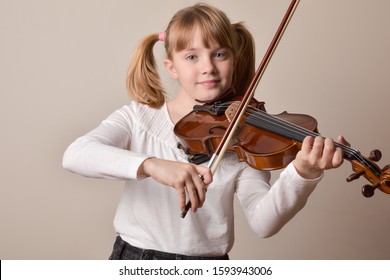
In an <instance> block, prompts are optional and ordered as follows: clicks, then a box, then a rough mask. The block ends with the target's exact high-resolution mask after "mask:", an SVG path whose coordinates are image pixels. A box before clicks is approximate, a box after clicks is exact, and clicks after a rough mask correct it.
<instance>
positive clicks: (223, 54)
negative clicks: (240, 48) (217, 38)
mask: <svg viewBox="0 0 390 280" xmlns="http://www.w3.org/2000/svg"><path fill="white" fill-rule="evenodd" d="M214 57H215V58H221V59H222V58H225V57H226V54H225V53H224V52H217V53H216V54H214Z"/></svg>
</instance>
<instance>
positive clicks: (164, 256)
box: [109, 236, 229, 260]
mask: <svg viewBox="0 0 390 280" xmlns="http://www.w3.org/2000/svg"><path fill="white" fill-rule="evenodd" d="M109 259H110V260H228V259H229V256H228V255H227V254H226V255H223V256H216V257H199V256H186V255H180V254H171V253H166V252H160V251H156V250H144V249H141V248H137V247H134V246H131V245H130V244H129V243H127V242H126V241H124V240H123V239H122V238H121V237H120V236H118V237H117V238H116V240H115V244H114V248H113V250H112V254H111V256H110V258H109Z"/></svg>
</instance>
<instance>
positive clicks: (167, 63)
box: [164, 59, 179, 80]
mask: <svg viewBox="0 0 390 280" xmlns="http://www.w3.org/2000/svg"><path fill="white" fill-rule="evenodd" d="M164 66H165V68H166V69H167V71H168V72H169V74H171V77H172V78H173V79H175V80H177V79H178V78H179V75H178V74H177V72H176V69H175V66H174V64H173V61H172V60H170V59H165V60H164Z"/></svg>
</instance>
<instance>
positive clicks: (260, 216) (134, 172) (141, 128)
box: [63, 4, 344, 259]
mask: <svg viewBox="0 0 390 280" xmlns="http://www.w3.org/2000/svg"><path fill="white" fill-rule="evenodd" d="M159 41H163V43H164V44H165V49H166V59H165V60H164V65H165V67H166V69H167V70H168V72H169V73H170V75H171V76H172V78H173V79H175V80H177V81H178V84H179V89H178V92H177V94H176V96H175V97H174V98H173V99H172V100H166V98H165V92H164V90H163V87H162V86H161V83H160V79H159V76H158V73H157V70H156V64H155V60H154V57H153V46H154V44H155V43H157V42H159ZM254 64H255V59H254V40H253V38H252V36H251V34H250V32H249V31H248V30H247V29H246V28H245V27H244V26H243V25H242V24H241V23H237V24H231V23H230V21H229V19H228V18H227V17H226V15H225V14H224V13H223V12H221V11H220V10H218V9H216V8H214V7H212V6H209V5H206V4H197V5H194V6H192V7H188V8H185V9H183V10H181V11H179V12H177V13H176V14H175V15H174V16H173V18H172V20H171V21H170V23H169V25H168V27H167V28H166V31H165V32H163V33H160V34H157V33H156V34H152V35H150V36H148V37H146V38H145V39H144V40H143V41H142V42H141V44H140V45H139V48H138V50H137V51H136V53H135V56H134V58H133V60H132V63H131V65H130V68H129V73H128V79H127V85H128V89H129V95H130V97H131V98H132V100H133V101H131V102H130V104H129V105H127V106H124V107H122V108H121V109H119V110H117V111H116V112H114V113H113V114H111V115H110V116H109V117H108V118H107V119H105V120H104V121H103V122H102V123H101V124H100V125H99V126H98V127H97V128H95V129H94V130H92V131H91V132H89V133H87V134H86V135H84V136H82V137H80V138H78V139H77V140H76V141H75V142H74V143H73V144H71V145H70V146H69V147H68V149H67V150H66V152H65V154H64V158H63V166H64V168H66V169H68V170H70V171H72V172H76V173H79V174H81V175H84V176H89V177H95V178H108V179H121V180H124V181H125V187H124V190H123V194H122V196H121V199H120V202H119V205H118V209H117V212H116V215H115V219H114V226H115V230H116V232H117V233H118V237H117V240H116V242H115V244H114V249H113V252H112V255H111V257H110V259H228V253H229V251H230V250H231V248H232V246H233V241H234V229H233V226H234V220H233V217H234V215H233V199H234V195H237V197H238V200H239V202H240V205H241V206H242V208H243V211H244V213H245V216H246V219H247V221H248V223H249V225H250V226H251V228H252V229H253V230H254V231H255V232H256V233H257V234H258V235H259V236H261V237H269V236H272V235H274V234H275V233H277V232H278V231H279V230H280V229H281V228H282V227H283V226H284V225H285V224H286V223H287V222H288V221H289V220H290V219H291V218H292V217H294V215H295V214H296V213H297V212H298V211H299V210H300V209H302V207H303V206H304V205H305V203H306V201H307V199H308V197H309V195H310V194H311V192H312V191H313V190H314V188H315V186H316V185H317V183H318V182H319V181H320V179H321V177H322V175H323V170H326V169H330V168H335V167H338V166H340V165H341V163H342V161H343V155H342V151H341V150H340V149H336V148H335V146H334V144H333V140H332V139H325V140H324V139H322V138H320V137H318V138H315V139H313V138H310V137H308V138H306V139H305V140H304V142H303V145H302V149H301V151H300V152H299V153H298V154H297V156H296V159H295V160H294V162H292V163H290V164H289V165H288V166H287V167H286V168H285V170H284V171H283V172H282V173H281V175H280V178H278V180H276V181H275V183H274V184H273V186H272V187H271V186H270V185H269V180H270V174H269V172H266V171H260V170H255V169H253V168H251V167H249V166H248V165H247V164H246V163H245V162H239V161H238V160H237V157H236V155H235V154H234V153H228V154H226V155H225V156H224V158H223V160H222V162H221V164H220V166H219V168H218V170H217V171H216V173H215V174H214V176H213V175H212V174H211V172H210V170H209V169H208V168H207V162H205V163H202V164H200V165H195V164H192V163H189V162H188V160H187V156H186V154H185V153H184V152H183V151H182V150H180V149H178V148H177V142H178V141H179V139H177V137H176V136H175V134H174V133H173V128H174V125H175V123H176V122H178V121H179V120H180V119H181V118H182V117H184V116H185V115H186V114H188V113H189V112H190V111H192V108H193V106H194V105H197V104H202V103H204V102H205V101H209V100H214V99H217V98H218V97H220V96H221V95H223V94H224V93H226V92H228V91H229V92H230V91H234V92H235V93H237V94H241V93H242V92H240V90H241V91H242V90H245V89H246V88H247V87H248V84H249V82H250V80H251V77H252V76H253V74H254V70H255V65H254ZM338 141H340V142H344V140H343V138H342V137H341V136H340V137H339V139H338ZM206 188H207V189H208V191H207V195H206ZM186 199H188V200H189V201H190V202H191V209H192V213H189V215H187V217H186V218H185V219H180V218H179V214H180V211H183V210H184V208H185V204H186Z"/></svg>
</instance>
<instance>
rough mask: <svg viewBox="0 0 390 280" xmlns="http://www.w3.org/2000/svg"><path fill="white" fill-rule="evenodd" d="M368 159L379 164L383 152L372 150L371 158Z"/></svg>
mask: <svg viewBox="0 0 390 280" xmlns="http://www.w3.org/2000/svg"><path fill="white" fill-rule="evenodd" d="M368 158H369V159H370V160H372V161H375V162H378V161H380V160H381V158H382V153H381V151H379V150H377V149H375V150H372V151H371V153H370V156H369V157H368Z"/></svg>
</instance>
